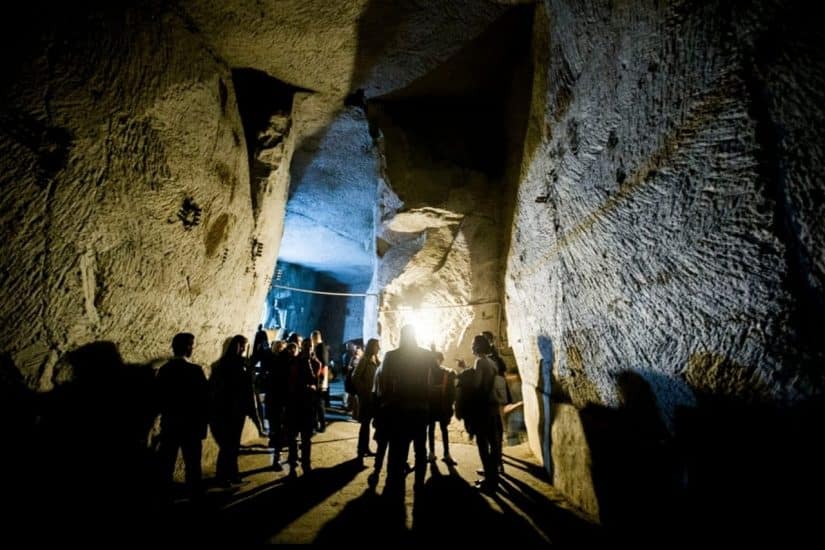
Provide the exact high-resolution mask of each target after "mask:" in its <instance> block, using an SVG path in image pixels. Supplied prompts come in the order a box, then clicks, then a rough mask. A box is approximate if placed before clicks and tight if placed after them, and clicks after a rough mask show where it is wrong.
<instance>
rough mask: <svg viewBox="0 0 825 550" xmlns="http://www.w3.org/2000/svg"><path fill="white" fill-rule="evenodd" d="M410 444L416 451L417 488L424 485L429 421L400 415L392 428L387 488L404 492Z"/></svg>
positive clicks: (414, 416) (410, 415)
mask: <svg viewBox="0 0 825 550" xmlns="http://www.w3.org/2000/svg"><path fill="white" fill-rule="evenodd" d="M410 443H412V444H413V450H414V451H415V486H416V487H420V486H422V485H423V484H424V476H425V475H426V473H427V419H426V417H419V415H415V414H408V415H398V416H397V417H396V418H394V420H393V422H392V424H391V426H390V444H389V445H390V456H389V462H388V464H387V486H388V487H389V488H390V489H395V490H402V489H403V487H404V476H405V472H404V466H405V464H406V463H407V456H408V455H409V454H410Z"/></svg>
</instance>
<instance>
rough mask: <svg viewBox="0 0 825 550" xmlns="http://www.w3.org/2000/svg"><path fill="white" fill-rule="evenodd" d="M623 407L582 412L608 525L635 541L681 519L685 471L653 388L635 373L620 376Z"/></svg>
mask: <svg viewBox="0 0 825 550" xmlns="http://www.w3.org/2000/svg"><path fill="white" fill-rule="evenodd" d="M616 384H617V387H618V391H619V396H620V399H621V403H622V405H621V407H620V408H618V409H613V408H609V407H605V406H602V405H596V404H593V403H590V404H588V405H587V406H585V407H584V408H583V409H582V411H581V419H582V425H583V427H584V432H585V437H586V438H587V442H588V445H589V447H590V453H591V460H592V466H591V469H592V476H593V487H594V490H595V493H596V498H597V499H598V503H599V512H600V516H601V520H602V523H603V524H604V525H605V526H606V527H608V528H611V529H613V530H615V531H617V532H620V533H622V534H625V535H628V536H630V537H634V536H642V534H643V533H645V532H646V531H654V530H658V529H659V528H661V529H662V530H667V529H668V527H670V526H671V524H672V522H673V521H674V520H675V519H676V518H678V517H679V515H680V514H679V511H678V506H679V499H678V492H679V491H678V490H679V484H680V477H681V476H680V472H681V468H680V465H679V460H678V456H677V453H676V452H675V448H674V442H673V440H672V438H671V437H670V435H669V434H668V431H667V429H666V427H665V425H664V424H663V422H662V420H661V417H660V415H659V411H658V406H657V403H656V399H655V397H654V394H653V392H652V391H651V389H650V385H649V384H648V382H647V381H646V380H644V378H642V376H641V375H639V374H638V373H636V372H634V371H623V372H621V373H619V374H618V375H617V376H616Z"/></svg>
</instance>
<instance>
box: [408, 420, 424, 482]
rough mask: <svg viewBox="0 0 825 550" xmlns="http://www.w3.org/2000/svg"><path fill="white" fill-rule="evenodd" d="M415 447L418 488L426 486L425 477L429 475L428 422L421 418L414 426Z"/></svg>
mask: <svg viewBox="0 0 825 550" xmlns="http://www.w3.org/2000/svg"><path fill="white" fill-rule="evenodd" d="M412 436H413V449H414V451H415V484H414V487H415V488H416V489H420V488H421V487H423V486H424V477H425V476H426V475H427V422H426V420H421V421H420V422H418V423H416V424H414V425H413V426H412Z"/></svg>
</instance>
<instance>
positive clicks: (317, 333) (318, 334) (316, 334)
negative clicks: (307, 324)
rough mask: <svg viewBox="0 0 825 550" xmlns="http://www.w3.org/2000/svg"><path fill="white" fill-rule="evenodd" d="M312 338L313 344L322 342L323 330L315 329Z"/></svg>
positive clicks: (311, 334)
mask: <svg viewBox="0 0 825 550" xmlns="http://www.w3.org/2000/svg"><path fill="white" fill-rule="evenodd" d="M309 337H310V339H311V340H312V345H313V346H316V345H318V344H320V343H321V342H322V341H323V340H322V339H321V331H320V330H317V329H316V330H313V331H312V332H311V333H310V335H309Z"/></svg>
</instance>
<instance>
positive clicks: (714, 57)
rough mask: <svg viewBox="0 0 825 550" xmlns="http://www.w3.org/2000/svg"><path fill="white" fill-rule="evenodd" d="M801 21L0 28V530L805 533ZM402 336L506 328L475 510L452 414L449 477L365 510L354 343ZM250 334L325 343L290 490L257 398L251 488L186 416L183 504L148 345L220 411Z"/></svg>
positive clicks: (620, 19)
mask: <svg viewBox="0 0 825 550" xmlns="http://www.w3.org/2000/svg"><path fill="white" fill-rule="evenodd" d="M813 9H814V8H809V7H807V6H805V5H803V4H802V3H797V2H778V1H773V0H758V1H754V2H748V3H734V4H731V3H728V2H722V1H708V2H679V1H673V2H659V3H647V2H640V1H628V2H612V1H609V0H598V1H584V0H537V1H529V0H528V1H520V0H516V1H513V0H507V1H505V0H500V1H496V0H426V1H424V2H421V1H412V0H410V1H407V0H404V1H399V2H384V1H381V0H341V1H336V2H326V1H321V0H303V1H297V0H283V1H281V2H278V3H272V4H266V3H258V2H253V1H252V0H234V1H232V2H191V1H187V0H182V1H179V2H176V3H173V4H168V3H163V2H155V1H140V2H133V3H130V4H128V5H125V6H113V5H109V4H107V3H102V2H88V3H81V4H79V5H75V4H73V5H71V6H61V7H57V8H54V7H48V9H47V8H46V5H45V4H43V3H42V2H31V3H27V4H26V5H24V6H18V7H17V9H15V10H12V11H10V12H9V14H8V17H5V18H4V20H3V22H2V23H0V25H2V30H3V32H2V33H0V34H2V41H3V56H2V68H3V79H2V83H1V84H0V94H2V103H0V150H2V152H3V154H2V157H1V158H2V160H0V162H2V167H3V169H2V171H0V181H2V189H3V193H2V195H1V196H0V201H2V210H0V211H2V218H0V220H2V247H3V252H2V254H1V255H0V277H2V285H0V292H2V299H0V308H2V309H0V315H1V316H2V322H3V325H2V326H3V330H2V331H0V334H2V344H1V345H0V357H2V364H1V365H0V368H2V376H0V403H2V405H0V406H2V414H0V418H2V422H3V432H4V433H5V434H7V435H6V441H7V444H6V445H7V446H6V448H5V449H4V453H3V455H4V456H3V459H2V460H3V472H4V474H5V476H4V486H5V487H6V488H7V491H6V493H7V495H8V496H9V499H8V506H7V509H11V510H12V515H10V516H9V525H10V526H12V527H13V528H11V529H10V531H9V533H8V535H7V536H8V538H9V540H14V539H13V536H16V534H17V533H18V532H19V534H20V536H22V537H25V538H24V540H30V541H32V542H37V541H50V542H59V541H62V540H69V539H77V540H107V541H108V540H123V539H126V540H129V539H134V540H145V541H156V540H158V538H157V537H159V536H161V535H164V536H167V537H169V538H170V539H174V540H181V541H185V542H190V543H192V542H195V543H198V542H214V541H217V540H220V541H226V542H272V543H290V542H300V543H308V542H319V543H323V542H342V541H346V540H352V541H355V540H359V541H361V540H363V537H364V536H365V535H364V534H361V533H360V532H357V530H353V529H352V527H351V526H352V521H351V520H353V519H354V520H356V521H358V522H359V524H360V525H364V526H365V529H366V528H368V527H369V528H370V529H372V530H374V534H375V536H376V537H378V539H376V542H377V541H379V540H380V541H387V542H391V543H392V542H401V543H404V542H407V543H410V542H416V543H422V542H423V543H431V542H433V541H435V540H441V541H443V542H447V543H449V544H466V542H467V541H471V542H472V541H478V542H479V544H480V543H481V542H482V541H485V540H486V541H489V540H504V541H508V542H509V541H513V542H517V543H525V544H537V543H547V544H557V545H562V546H564V545H573V544H588V543H592V542H606V541H608V540H610V541H612V540H622V539H624V540H630V541H647V540H652V541H656V542H658V543H661V544H671V543H672V544H681V543H685V542H686V541H702V540H706V539H707V537H710V536H713V537H716V538H715V539H714V540H726V541H730V542H743V541H761V542H764V541H766V540H771V541H775V542H777V543H782V544H786V543H789V542H791V541H800V540H804V539H805V537H818V535H817V534H816V529H815V525H816V523H815V519H816V518H817V517H818V514H817V512H818V510H819V507H818V506H816V505H815V504H807V503H811V502H813V503H815V502H817V497H818V495H819V493H820V492H821V489H822V474H821V472H820V470H821V468H820V464H821V463H822V458H823V457H822V454H821V451H819V450H818V441H817V437H816V433H819V431H820V425H821V421H822V420H823V414H822V395H823V374H822V368H821V367H822V364H823V355H825V354H824V353H823V347H822V343H821V337H820V332H821V329H820V327H821V326H822V321H823V319H822V317H823V311H825V308H823V292H822V288H823V270H824V269H825V256H823V249H824V247H823V244H825V243H824V242H825V228H823V221H822V220H823V219H825V218H824V217H823V216H822V205H823V182H822V177H821V174H822V172H823V170H822V164H823V158H825V152H823V143H825V141H823V139H822V136H821V133H822V130H821V128H823V127H825V124H823V123H825V120H824V119H825V115H824V114H823V110H822V108H821V105H822V104H823V97H822V95H823V93H822V89H823V86H822V85H821V84H822V83H823V81H825V78H824V77H825V71H824V70H823V68H824V67H825V64H823V56H824V55H825V52H823V49H822V47H821V43H822V40H821V38H822V36H821V34H822V31H821V29H820V28H819V26H818V25H817V23H816V21H817V19H816V18H815V17H814V16H813V13H812V10H813ZM407 324H411V325H413V326H414V327H415V328H416V331H417V335H418V344H419V345H420V346H421V347H422V348H424V349H435V350H437V351H439V352H441V353H442V354H443V358H444V362H443V366H444V367H447V368H449V369H456V370H459V369H458V367H457V365H458V364H459V360H463V361H465V362H466V363H467V364H468V365H470V366H472V365H473V345H474V337H475V336H477V335H478V334H480V333H482V332H484V331H489V332H491V333H492V334H493V335H494V337H495V344H496V346H497V349H498V351H499V354H500V357H501V358H502V360H503V361H504V363H505V366H504V369H503V370H504V371H505V376H504V377H503V378H504V380H505V385H506V389H507V392H506V393H507V394H508V398H507V399H508V401H510V402H511V403H510V405H512V406H511V407H510V408H509V409H508V410H507V414H506V415H504V418H503V420H502V423H503V425H504V426H505V429H504V442H505V447H504V450H503V459H502V460H501V462H502V464H503V468H504V473H503V474H502V475H501V477H500V482H499V484H498V486H497V487H495V488H494V490H492V491H487V492H485V491H477V490H476V488H475V487H474V484H473V481H474V479H475V478H476V477H478V474H477V473H476V469H478V468H481V467H482V460H481V458H480V456H479V453H478V452H477V451H476V449H475V446H476V440H477V438H473V439H471V437H470V435H469V433H468V430H467V425H466V423H465V421H464V419H461V420H459V419H458V418H456V417H455V416H454V417H453V418H452V420H451V422H450V423H449V430H448V434H449V438H450V447H451V449H452V458H454V459H455V461H456V462H457V465H453V464H450V463H449V462H446V461H443V460H442V458H444V457H443V456H442V451H443V441H442V439H443V436H442V434H441V433H440V432H439V433H438V440H437V441H436V444H435V448H434V449H429V450H430V451H432V450H435V451H436V454H437V455H438V456H437V457H436V458H438V460H436V461H435V462H432V463H429V462H428V467H427V471H426V477H425V478H424V480H423V483H422V484H421V485H420V486H419V484H417V483H416V481H415V474H414V473H411V474H410V475H409V476H407V478H406V481H405V483H406V486H405V491H404V492H403V496H402V498H401V499H400V500H392V499H390V498H389V496H388V495H385V494H384V493H385V491H384V482H385V474H386V469H385V470H384V472H383V473H382V475H381V482H380V483H379V484H378V486H377V488H374V487H372V486H371V483H370V481H369V475H370V473H371V470H372V469H373V466H374V463H375V459H374V458H373V457H371V456H365V457H359V456H358V449H357V448H356V445H357V439H358V430H359V425H358V423H357V422H355V421H354V420H353V418H352V410H351V408H352V407H351V404H350V403H349V402H350V398H349V397H348V396H347V395H346V394H347V392H346V391H345V387H344V385H345V378H346V368H344V366H343V365H342V363H345V362H346V361H347V359H346V358H345V357H344V355H343V354H344V351H345V347H344V346H345V343H346V342H357V343H360V344H361V345H363V346H365V345H366V343H367V342H368V341H369V340H370V339H373V338H374V339H376V340H377V342H378V343H379V345H380V350H381V351H380V353H379V355H378V359H379V360H383V359H385V358H386V357H387V353H388V352H390V351H391V350H394V349H396V348H398V347H399V346H400V345H401V344H400V334H401V328H402V326H404V325H407ZM258 325H262V327H263V328H265V329H267V331H268V338H269V339H271V340H272V342H273V346H274V345H275V344H274V342H275V341H277V340H280V339H284V338H286V337H287V336H288V333H289V332H293V331H294V332H298V333H300V334H302V335H303V336H308V335H309V334H310V333H311V332H312V331H313V330H316V329H317V330H319V331H320V332H321V334H322V335H323V339H324V342H325V343H326V346H327V348H328V351H329V355H330V365H329V366H330V367H331V368H330V372H331V373H332V374H331V375H330V376H329V377H328V378H329V379H331V380H330V382H329V384H330V385H329V392H330V394H331V395H330V403H329V405H328V406H326V407H325V409H326V410H325V414H326V415H327V427H326V429H325V430H324V431H323V432H320V431H319V432H318V433H315V434H313V435H311V441H312V448H313V449H314V450H313V451H312V453H313V454H312V456H313V459H312V462H313V464H312V466H313V468H312V472H311V475H305V472H303V471H302V469H301V468H300V467H299V468H298V472H299V473H300V474H301V475H299V476H297V479H293V478H291V477H290V475H291V474H292V473H294V472H293V471H291V470H294V469H293V468H291V467H290V465H289V464H284V466H283V468H282V470H281V471H276V470H274V469H273V468H272V465H273V460H275V458H274V457H277V450H276V449H274V448H273V447H272V446H271V442H270V439H271V438H269V437H264V436H263V435H262V433H263V432H265V431H266V430H267V429H268V428H269V426H267V423H266V422H263V420H265V416H266V415H265V414H264V413H265V411H264V410H263V409H264V407H261V406H260V405H261V403H263V402H264V401H265V397H263V392H259V391H252V392H251V393H252V398H253V402H254V398H255V396H256V395H257V397H258V400H259V401H260V402H261V403H257V404H256V406H255V407H254V408H253V412H251V413H250V418H247V419H246V420H245V422H244V423H243V424H242V425H240V427H239V428H238V429H239V430H240V432H239V433H240V446H239V447H237V446H235V447H236V448H239V452H240V456H239V458H238V463H239V466H240V474H241V477H242V480H241V481H242V483H237V484H230V486H229V487H224V486H221V485H220V484H216V483H215V482H214V481H215V476H216V467H217V461H218V445H217V443H216V438H215V428H214V426H213V425H210V428H209V430H208V431H207V435H206V437H205V438H204V439H203V440H202V441H201V440H200V439H199V441H201V442H200V443H199V444H198V445H200V446H201V447H200V460H199V461H198V462H199V464H200V466H201V469H202V481H203V483H204V487H203V489H204V490H203V492H202V493H198V494H197V495H193V494H191V493H190V492H188V491H187V489H186V487H185V486H184V484H183V482H184V481H185V477H186V475H185V474H186V473H185V464H184V460H183V459H182V457H180V458H179V459H178V462H177V464H176V467H175V474H174V475H175V485H174V486H173V490H172V493H171V494H167V492H166V491H165V488H164V487H161V486H160V483H159V481H158V478H159V474H158V471H157V470H158V464H157V453H158V448H159V445H160V441H161V439H162V429H161V426H160V424H161V422H162V417H163V415H160V417H159V415H158V412H159V411H158V398H157V391H156V389H157V385H158V378H159V374H158V373H159V372H160V369H161V367H162V366H164V365H165V364H167V362H168V361H170V359H171V358H172V355H173V350H172V348H171V346H170V344H171V342H172V338H173V336H174V335H175V334H177V333H181V332H186V333H191V334H193V335H194V336H195V340H194V348H193V352H192V355H191V357H190V361H191V363H189V362H185V363H186V364H187V365H189V364H195V365H198V366H199V367H200V368H199V369H198V370H197V371H194V370H190V371H189V372H192V373H196V374H195V376H196V378H198V380H202V382H203V384H205V386H204V388H206V390H204V392H203V401H204V402H203V403H202V405H203V407H204V411H205V412H204V414H209V415H212V416H214V408H213V407H212V405H210V403H212V401H213V400H214V395H213V394H214V387H215V386H216V384H217V383H216V382H215V380H218V379H220V375H218V376H215V375H216V373H220V372H221V369H222V367H221V364H222V363H221V357H222V355H223V354H224V353H225V352H226V350H227V344H228V339H229V338H231V337H232V336H233V335H236V334H239V335H243V336H245V337H246V338H247V339H248V340H249V344H250V346H249V347H250V348H251V347H252V344H254V342H255V334H256V329H257V327H258ZM485 355H486V354H484V353H480V354H478V357H479V360H480V361H481V360H482V359H484V356H485ZM421 356H422V357H423V356H424V355H421ZM427 357H429V355H428V356H427ZM256 359H258V358H257V357H256ZM239 364H240V363H239ZM410 364H412V363H410ZM480 364H484V361H481V363H480ZM253 367H254V365H251V364H250V365H249V368H253ZM187 368H188V367H187ZM480 368H481V367H479V368H477V369H473V370H474V371H478V372H480ZM239 372H241V371H239ZM251 372H252V371H250V373H248V376H249V378H251ZM197 373H200V374H197ZM239 379H240V378H239ZM243 379H244V380H247V378H243ZM445 387H446V386H445ZM465 387H466V386H465ZM258 389H260V388H258ZM186 395H188V397H182V398H181V399H180V400H177V401H175V400H173V401H174V402H175V403H178V404H180V403H191V402H192V400H191V395H189V394H186ZM207 401H208V402H209V403H207ZM187 406H188V405H187ZM251 417H257V418H256V419H257V420H258V421H259V423H260V424H262V425H261V426H260V427H261V429H262V430H263V432H261V431H259V430H258V429H257V428H256V426H255V423H254V422H253V420H252V418H251ZM213 420H214V419H213ZM470 431H472V429H471V430H470ZM417 433H418V432H417ZM304 439H308V437H307V438H304ZM370 445H375V442H372V441H371V442H370ZM222 447H223V445H222ZM281 454H282V458H284V457H286V454H287V453H286V450H285V449H284V451H283V452H282V453H281ZM428 458H429V457H428ZM408 460H409V463H410V464H411V465H413V464H414V463H415V458H414V453H410V455H409V459H408ZM397 464H399V463H396V465H397ZM307 474H308V472H307ZM485 475H486V477H488V478H489V477H491V473H490V472H489V471H488V472H485ZM193 496H194V497H196V498H193ZM468 520H470V521H468ZM348 525H349V527H348ZM375 526H377V528H376V527H375ZM17 540H20V539H17ZM814 540H818V539H817V538H815V539H814Z"/></svg>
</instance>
